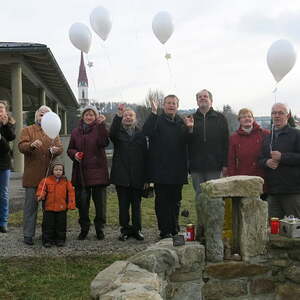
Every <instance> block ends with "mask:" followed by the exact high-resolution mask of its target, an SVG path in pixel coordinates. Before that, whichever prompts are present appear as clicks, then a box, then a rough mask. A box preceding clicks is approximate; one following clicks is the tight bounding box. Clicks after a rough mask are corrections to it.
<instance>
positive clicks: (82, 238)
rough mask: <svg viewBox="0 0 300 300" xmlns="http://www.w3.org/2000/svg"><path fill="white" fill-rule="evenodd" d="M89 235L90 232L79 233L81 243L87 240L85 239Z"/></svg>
mask: <svg viewBox="0 0 300 300" xmlns="http://www.w3.org/2000/svg"><path fill="white" fill-rule="evenodd" d="M88 233H89V232H88V231H83V230H81V231H80V233H79V235H78V237H77V239H78V240H80V241H82V240H85V238H86V237H87V235H88Z"/></svg>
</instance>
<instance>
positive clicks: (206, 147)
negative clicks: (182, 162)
mask: <svg viewBox="0 0 300 300" xmlns="http://www.w3.org/2000/svg"><path fill="white" fill-rule="evenodd" d="M196 99H197V104H198V109H197V111H196V113H195V114H194V115H193V120H190V119H189V118H188V119H186V125H187V126H188V127H189V128H190V131H191V134H190V140H189V145H188V159H189V169H190V172H191V177H192V181H193V187H194V190H195V192H196V198H195V199H196V211H197V218H198V225H197V237H196V238H197V240H200V239H201V236H202V235H203V226H202V224H203V222H202V217H201V202H200V201H201V199H200V193H201V189H200V184H201V183H203V182H205V181H207V180H211V179H217V178H219V177H220V175H221V172H223V173H226V170H227V153H228V138H229V132H228V124H227V120H226V118H225V117H224V115H223V114H221V113H220V112H217V111H215V110H214V109H213V108H212V102H213V96H212V93H211V92H209V91H208V90H202V91H200V92H198V93H197V94H196Z"/></svg>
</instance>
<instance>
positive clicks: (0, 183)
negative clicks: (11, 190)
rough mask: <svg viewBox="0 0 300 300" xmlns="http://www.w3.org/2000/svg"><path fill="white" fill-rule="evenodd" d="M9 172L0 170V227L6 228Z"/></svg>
mask: <svg viewBox="0 0 300 300" xmlns="http://www.w3.org/2000/svg"><path fill="white" fill-rule="evenodd" d="M9 176H10V170H9V169H8V170H0V226H7V221H8V210H9V198H8V185H9Z"/></svg>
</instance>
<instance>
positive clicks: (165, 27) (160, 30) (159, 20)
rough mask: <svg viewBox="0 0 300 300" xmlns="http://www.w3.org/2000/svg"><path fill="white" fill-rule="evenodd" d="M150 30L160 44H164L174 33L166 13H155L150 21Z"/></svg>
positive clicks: (169, 16)
mask: <svg viewBox="0 0 300 300" xmlns="http://www.w3.org/2000/svg"><path fill="white" fill-rule="evenodd" d="M152 30H153V33H154V34H155V36H156V37H157V38H158V40H159V41H160V42H161V43H162V44H164V43H166V41H167V40H168V39H169V38H170V37H171V35H172V33H173V31H174V24H173V20H172V16H171V15H170V14H169V13H168V12H167V11H161V12H159V13H157V14H156V15H155V16H154V17H153V20H152Z"/></svg>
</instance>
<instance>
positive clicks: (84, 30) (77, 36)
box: [69, 23, 92, 53]
mask: <svg viewBox="0 0 300 300" xmlns="http://www.w3.org/2000/svg"><path fill="white" fill-rule="evenodd" d="M69 38H70V40H71V42H72V44H73V45H74V46H75V47H76V48H77V49H79V50H81V51H83V52H85V53H88V52H89V50H90V47H91V42H92V33H91V31H90V29H89V28H88V27H87V26H86V25H85V24H83V23H74V24H73V25H72V26H71V27H70V29H69Z"/></svg>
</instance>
